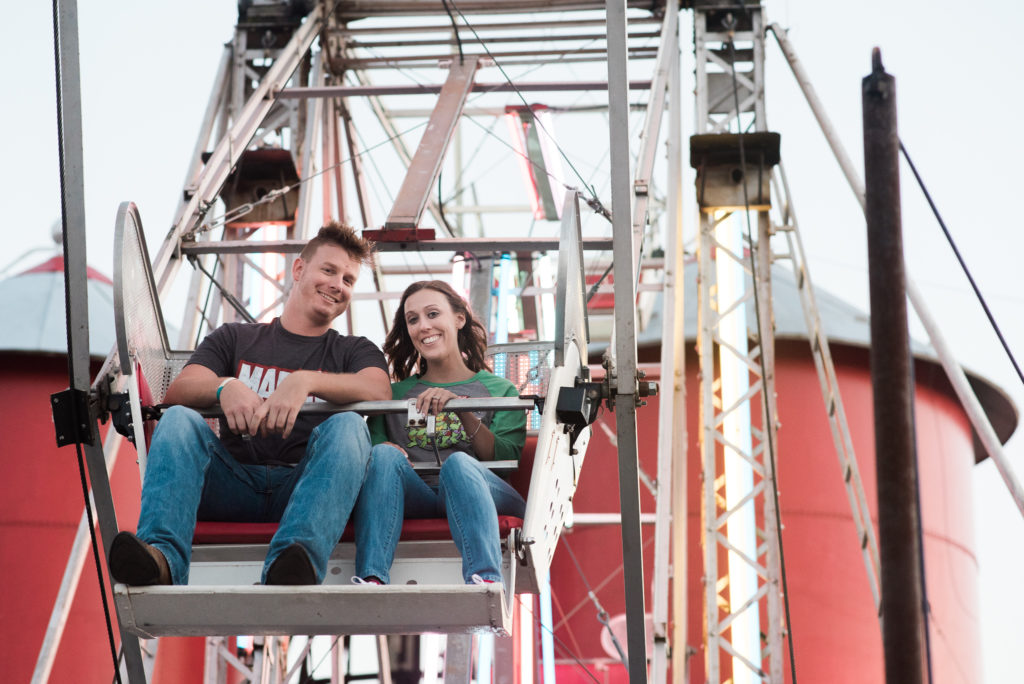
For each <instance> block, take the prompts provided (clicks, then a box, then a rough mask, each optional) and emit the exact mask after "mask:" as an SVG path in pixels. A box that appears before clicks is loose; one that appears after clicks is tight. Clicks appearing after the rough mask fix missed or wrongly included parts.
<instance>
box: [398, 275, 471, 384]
mask: <svg viewBox="0 0 1024 684" xmlns="http://www.w3.org/2000/svg"><path fill="white" fill-rule="evenodd" d="M420 290H434V291H435V292H440V293H441V294H442V295H444V298H445V299H447V300H448V305H449V306H451V307H452V311H453V312H455V313H457V314H462V315H463V316H464V317H465V318H466V324H465V325H464V326H462V328H461V329H459V331H458V333H459V334H458V344H459V351H460V352H462V359H463V361H465V363H466V367H467V368H469V369H470V370H471V371H473V372H474V373H475V372H477V371H481V370H484V369H485V368H487V357H486V354H485V352H486V351H487V332H486V331H485V330H484V326H483V325H481V324H480V321H478V320H477V319H476V317H474V316H473V312H472V310H470V308H469V305H468V304H466V301H465V300H464V299H463V298H462V297H460V296H459V295H458V293H456V292H455V290H454V289H452V286H451V285H449V284H448V283H446V282H444V281H443V280H420V281H417V282H415V283H413V284H412V285H410V286H409V287H407V288H405V292H403V293H402V300H401V302H399V304H398V311H396V312H395V320H394V323H393V324H392V326H391V332H389V333H388V336H387V339H385V340H384V353H385V354H386V355H387V357H388V360H389V361H390V363H391V373H392V375H394V377H395V379H396V380H405V379H406V378H407V377H409V376H410V375H413V374H418V375H423V374H424V373H426V372H427V360H426V359H424V358H423V357H421V356H420V354H419V352H418V351H416V347H414V346H413V343H412V336H411V335H409V327H408V326H407V325H406V323H405V300H407V299H408V298H409V296H410V295H412V294H415V293H416V292H419V291H420Z"/></svg>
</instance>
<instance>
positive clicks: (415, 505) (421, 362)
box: [353, 280, 526, 584]
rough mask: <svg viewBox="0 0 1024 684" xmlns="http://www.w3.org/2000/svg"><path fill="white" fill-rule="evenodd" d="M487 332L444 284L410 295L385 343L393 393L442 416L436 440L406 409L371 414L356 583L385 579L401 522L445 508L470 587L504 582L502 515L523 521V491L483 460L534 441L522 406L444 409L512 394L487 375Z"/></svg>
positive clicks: (514, 455) (411, 290) (508, 455)
mask: <svg viewBox="0 0 1024 684" xmlns="http://www.w3.org/2000/svg"><path fill="white" fill-rule="evenodd" d="M486 349H487V342H486V333H485V331H484V328H483V326H482V325H480V323H479V322H478V321H477V320H476V319H475V318H474V317H473V314H472V312H471V311H470V310H469V308H468V307H467V306H466V303H465V302H464V301H463V300H462V298H461V297H459V296H458V295H457V294H456V293H455V290H453V289H452V288H451V286H449V285H448V284H447V283H444V282H442V281H440V280H431V281H420V282H416V283H413V284H412V285H410V286H409V287H408V288H406V290H405V292H404V293H402V300H401V302H400V304H399V306H398V311H397V312H396V314H395V321H394V325H393V326H392V328H391V332H390V333H388V336H387V339H386V340H385V343H384V353H385V354H386V355H387V357H388V360H389V362H390V364H391V368H392V372H393V374H394V377H395V379H396V380H397V381H398V382H395V383H394V384H392V386H391V390H392V396H393V397H394V398H395V399H411V398H413V397H415V398H416V409H417V411H419V412H420V413H422V414H433V415H435V416H437V418H436V433H435V435H434V437H433V438H431V437H429V436H428V435H427V434H426V429H425V428H424V427H422V426H413V427H409V426H408V425H407V416H406V415H405V414H390V415H387V416H375V417H373V418H371V419H370V436H371V438H372V440H373V443H374V444H375V446H374V447H373V451H372V452H371V456H370V465H369V469H368V472H367V475H366V480H365V482H364V483H363V488H362V490H361V491H360V493H359V499H358V500H357V502H356V507H355V510H354V512H353V517H354V519H355V529H356V573H357V576H356V577H355V578H353V579H354V581H356V582H359V581H360V580H362V581H367V582H377V583H382V584H387V583H388V582H389V581H390V569H391V561H392V560H393V559H394V555H395V546H396V545H397V544H398V537H399V535H400V534H401V531H402V520H403V518H436V517H441V516H444V515H445V514H447V517H448V526H449V528H450V529H451V533H452V539H454V540H455V545H456V546H457V547H458V549H459V552H460V553H461V554H462V576H463V579H464V580H465V581H466V583H467V584H469V583H473V582H476V581H481V580H482V581H485V582H500V581H501V548H500V539H499V537H498V515H513V516H517V517H522V516H523V514H524V512H525V510H526V502H525V501H524V500H523V497H521V496H520V495H519V493H518V492H516V490H515V489H513V488H512V486H511V485H510V484H508V483H507V482H505V481H504V480H502V479H501V478H500V477H498V476H497V475H495V474H494V473H492V472H491V471H490V470H488V469H487V468H485V467H484V466H483V465H481V464H480V461H490V460H494V459H497V460H507V459H518V458H519V455H520V452H521V451H522V448H523V443H524V442H525V440H526V415H525V414H524V413H523V412H522V411H495V412H488V411H482V412H474V411H460V412H451V411H444V407H445V405H446V404H447V403H448V402H449V401H450V400H451V399H454V398H456V397H460V398H461V397H495V396H497V397H514V396H518V391H517V390H516V387H515V385H513V384H512V383H511V382H509V381H508V380H505V379H504V378H500V377H498V376H496V375H494V374H493V373H490V372H488V371H487V369H486V367H485V360H484V352H485V351H486ZM410 461H411V462H413V463H437V462H438V461H441V462H442V465H441V472H440V475H434V476H432V477H431V476H424V477H420V475H418V474H417V473H416V472H415V471H414V470H413V468H412V465H411V464H410Z"/></svg>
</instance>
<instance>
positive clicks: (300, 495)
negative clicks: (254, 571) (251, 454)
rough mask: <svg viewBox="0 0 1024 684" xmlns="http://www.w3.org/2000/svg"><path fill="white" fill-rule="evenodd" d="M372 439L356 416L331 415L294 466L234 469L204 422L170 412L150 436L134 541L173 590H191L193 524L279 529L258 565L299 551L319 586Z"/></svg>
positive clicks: (181, 411) (185, 412)
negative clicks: (294, 548) (167, 575)
mask: <svg viewBox="0 0 1024 684" xmlns="http://www.w3.org/2000/svg"><path fill="white" fill-rule="evenodd" d="M369 458H370V434H369V431H368V430H367V428H366V422H365V421H364V420H363V419H362V418H361V417H360V416H358V415H357V414H355V413H338V414H335V415H333V416H331V417H330V418H328V419H327V420H325V421H324V422H323V423H321V424H320V425H318V426H317V427H316V428H315V429H314V430H313V431H312V433H310V436H309V443H308V444H307V445H306V455H305V456H304V457H303V459H302V460H301V461H300V462H299V463H298V464H297V465H296V466H295V467H294V468H289V467H280V466H279V467H273V466H260V465H247V464H243V463H239V462H238V461H236V460H235V459H234V458H233V457H232V456H231V454H230V453H228V451H227V449H225V448H224V445H223V444H222V443H221V441H220V439H218V438H217V435H216V434H214V432H213V430H212V429H211V428H210V426H209V425H208V424H207V422H206V421H205V420H204V419H203V417H202V416H200V415H199V414H198V413H197V412H195V411H193V410H192V409H189V408H186V407H184V406H172V407H171V408H169V409H168V410H167V411H166V412H164V415H163V418H161V419H160V423H159V424H158V425H157V428H156V432H155V433H154V434H153V443H152V447H151V448H150V451H149V463H148V464H147V466H146V476H145V481H144V482H143V486H142V509H141V511H140V512H139V526H138V532H137V535H138V537H139V538H140V539H142V540H143V541H145V542H147V543H149V544H152V545H153V546H155V547H156V548H158V549H159V550H160V551H161V553H163V554H164V557H165V558H166V559H167V564H168V566H170V570H171V579H172V581H173V582H174V583H175V584H187V583H188V569H189V563H190V562H191V560H192V535H193V533H194V532H195V526H196V520H197V519H198V520H215V521H230V522H280V523H281V524H280V526H279V527H278V529H277V533H276V534H275V535H274V538H273V539H271V541H270V549H269V551H268V552H267V558H266V561H265V563H264V565H263V575H262V580H263V581H266V577H267V569H268V568H269V567H270V565H271V563H273V562H274V560H276V559H277V557H278V555H280V553H281V551H283V550H284V549H285V548H287V547H288V546H290V545H291V544H295V543H298V544H301V545H302V547H303V548H304V549H305V550H306V552H307V553H308V554H309V559H310V561H311V562H312V564H313V568H314V569H315V570H316V578H317V582H323V579H324V575H325V574H326V571H327V560H328V558H330V555H331V551H333V550H334V546H335V545H336V544H337V543H338V540H339V539H341V533H342V532H343V531H344V529H345V524H346V523H347V522H348V517H349V513H351V512H352V506H353V505H354V504H355V501H356V496H357V495H358V494H359V488H360V487H361V486H362V484H363V478H364V477H365V476H366V470H367V465H368V463H369Z"/></svg>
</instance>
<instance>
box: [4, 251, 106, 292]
mask: <svg viewBox="0 0 1024 684" xmlns="http://www.w3.org/2000/svg"><path fill="white" fill-rule="evenodd" d="M55 272H56V273H63V272H64V257H62V256H61V255H59V254H58V255H57V256H55V257H53V258H51V259H48V260H47V261H44V262H43V263H41V264H39V265H38V266H33V267H32V268H30V269H28V270H27V271H22V272H21V273H19V274H18V275H19V276H21V275H26V274H28V273H55ZM85 275H86V277H87V278H88V279H89V280H98V281H100V282H101V283H106V284H107V285H113V284H114V281H112V280H111V279H110V278H108V277H107V276H105V275H103V274H102V273H100V272H99V271H97V270H96V269H95V268H93V267H92V266H88V267H86V272H85ZM15 277H17V276H15Z"/></svg>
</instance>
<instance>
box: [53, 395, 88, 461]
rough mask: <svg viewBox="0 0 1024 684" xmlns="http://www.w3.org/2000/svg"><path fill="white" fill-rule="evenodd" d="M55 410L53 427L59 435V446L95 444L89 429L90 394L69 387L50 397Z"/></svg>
mask: <svg viewBox="0 0 1024 684" xmlns="http://www.w3.org/2000/svg"><path fill="white" fill-rule="evenodd" d="M50 407H51V408H52V409H53V427H54V430H55V431H56V433H57V446H58V447H62V446H67V445H68V444H88V445H90V446H92V444H93V431H92V430H91V429H89V393H88V392H86V391H85V390H79V389H74V388H71V387H69V388H68V389H66V390H64V391H63V392H57V393H56V394H51V395H50Z"/></svg>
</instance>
